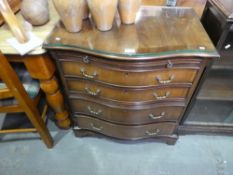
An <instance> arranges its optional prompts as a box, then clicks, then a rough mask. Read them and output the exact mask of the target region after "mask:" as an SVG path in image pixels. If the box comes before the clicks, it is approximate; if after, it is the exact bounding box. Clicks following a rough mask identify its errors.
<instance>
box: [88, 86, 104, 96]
mask: <svg viewBox="0 0 233 175" xmlns="http://www.w3.org/2000/svg"><path fill="white" fill-rule="evenodd" d="M85 90H86V92H87V94H89V95H92V96H98V95H99V94H100V92H101V90H100V89H97V90H96V92H93V91H92V90H91V89H89V88H88V87H86V88H85Z"/></svg>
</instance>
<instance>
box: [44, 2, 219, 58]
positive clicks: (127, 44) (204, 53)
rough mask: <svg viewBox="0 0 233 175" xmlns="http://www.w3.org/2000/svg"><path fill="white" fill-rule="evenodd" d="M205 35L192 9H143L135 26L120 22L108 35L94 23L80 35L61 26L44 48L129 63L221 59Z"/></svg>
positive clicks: (84, 26) (57, 27) (117, 20)
mask: <svg viewBox="0 0 233 175" xmlns="http://www.w3.org/2000/svg"><path fill="white" fill-rule="evenodd" d="M152 29H153V30H152ZM203 31H204V29H203V27H202V25H201V24H200V23H199V18H198V16H197V15H196V14H195V12H194V11H193V10H192V9H190V8H178V7H176V8H166V7H151V6H150V7H142V8H141V10H140V12H139V13H138V16H137V19H136V23H135V25H121V24H120V21H119V19H116V20H115V24H114V26H113V28H112V30H110V31H108V32H100V31H98V30H97V29H96V28H95V27H93V25H92V21H90V20H86V21H85V22H84V24H83V30H82V31H81V32H79V33H68V32H66V30H65V29H64V27H63V26H61V25H57V26H56V27H55V29H54V31H53V32H52V34H51V36H50V37H49V38H48V40H47V41H46V42H45V44H44V48H48V49H49V48H53V49H61V50H73V51H81V52H85V53H90V54H93V55H97V56H102V57H108V58H112V59H127V60H140V59H142V58H143V60H146V59H155V58H162V57H168V56H169V57H176V56H187V55H189V56H200V57H215V56H218V54H217V52H216V51H215V48H214V46H213V45H212V43H211V41H210V39H209V37H208V35H207V34H206V33H205V32H203ZM190 33H192V35H190ZM106 43H111V44H106Z"/></svg>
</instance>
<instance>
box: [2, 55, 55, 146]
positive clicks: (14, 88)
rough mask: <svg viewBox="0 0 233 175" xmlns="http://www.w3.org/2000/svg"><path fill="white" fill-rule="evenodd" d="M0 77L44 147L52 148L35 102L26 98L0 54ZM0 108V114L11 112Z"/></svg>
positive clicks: (51, 142)
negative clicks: (43, 143) (38, 135)
mask: <svg viewBox="0 0 233 175" xmlns="http://www.w3.org/2000/svg"><path fill="white" fill-rule="evenodd" d="M0 76H1V79H2V81H3V82H4V83H5V84H6V85H7V87H8V88H9V90H10V91H11V93H12V94H13V95H14V97H15V98H16V99H17V101H18V103H19V106H18V107H20V108H21V110H22V111H24V112H25V113H26V115H27V117H28V118H29V119H30V121H31V122H32V124H33V125H34V127H35V128H36V130H37V131H38V133H39V134H40V136H41V138H42V140H43V141H44V142H45V144H46V146H47V147H48V148H51V147H52V146H53V140H52V137H51V135H50V133H49V131H48V129H47V127H46V125H45V123H44V121H43V119H42V118H41V117H40V114H39V111H38V109H37V107H36V104H35V102H33V100H32V99H31V98H30V97H29V96H28V94H27V92H26V91H25V89H24V87H23V85H22V84H21V82H20V80H19V79H18V77H17V75H16V73H15V72H14V70H13V68H12V67H11V66H10V64H9V63H8V61H7V59H6V58H5V56H3V55H2V54H1V53H0ZM1 108H2V109H4V111H1V112H12V111H11V110H10V108H8V110H9V111H8V110H5V109H6V108H4V106H3V107H0V109H1ZM13 112H15V111H13ZM13 131H14V132H15V131H17V130H13ZM19 131H20V130H19ZM24 131H26V130H24ZM4 133H7V131H4ZM9 133H12V130H10V131H9Z"/></svg>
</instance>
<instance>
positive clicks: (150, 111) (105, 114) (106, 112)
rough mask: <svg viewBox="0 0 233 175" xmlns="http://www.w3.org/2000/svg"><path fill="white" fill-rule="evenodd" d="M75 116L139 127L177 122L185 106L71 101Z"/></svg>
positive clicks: (82, 99) (80, 99) (83, 100)
mask: <svg viewBox="0 0 233 175" xmlns="http://www.w3.org/2000/svg"><path fill="white" fill-rule="evenodd" d="M70 103H71V107H72V110H73V111H74V113H75V114H84V115H88V116H94V117H96V118H99V119H102V120H105V121H109V122H113V123H119V124H125V125H139V124H147V123H154V122H162V121H173V122H176V121H178V119H179V118H180V117H181V114H182V111H183V110H184V108H185V106H184V104H183V103H176V102H175V103H174V102H173V103H170V104H169V103H165V104H164V103H162V104H153V105H151V104H149V105H140V106H131V107H128V106H127V107H125V105H123V106H122V107H121V106H120V104H117V103H113V104H110V103H109V102H99V101H96V100H90V99H85V98H78V99H71V100H70Z"/></svg>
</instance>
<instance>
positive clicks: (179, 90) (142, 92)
mask: <svg viewBox="0 0 233 175" xmlns="http://www.w3.org/2000/svg"><path fill="white" fill-rule="evenodd" d="M67 86H68V89H69V90H70V92H71V93H76V94H79V95H89V96H92V97H98V98H102V99H109V100H113V101H120V100H121V101H129V102H146V101H164V100H183V99H185V98H186V97H187V95H188V91H189V88H187V87H172V88H171V87H161V88H141V89H140V88H137V89H136V88H125V87H118V88H115V87H111V86H103V85H102V84H97V83H94V82H90V81H87V80H86V81H85V80H84V81H83V80H80V81H79V80H72V81H71V80H67Z"/></svg>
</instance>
